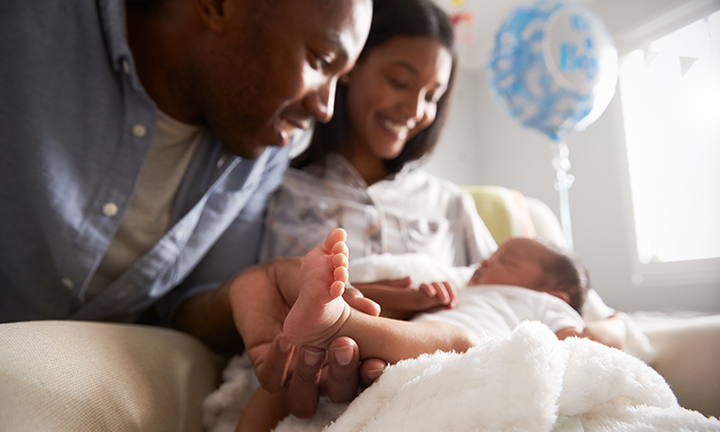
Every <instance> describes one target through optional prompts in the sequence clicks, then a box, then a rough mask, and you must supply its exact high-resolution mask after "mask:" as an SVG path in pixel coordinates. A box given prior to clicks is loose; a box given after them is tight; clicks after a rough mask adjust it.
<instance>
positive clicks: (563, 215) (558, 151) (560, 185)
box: [552, 141, 575, 250]
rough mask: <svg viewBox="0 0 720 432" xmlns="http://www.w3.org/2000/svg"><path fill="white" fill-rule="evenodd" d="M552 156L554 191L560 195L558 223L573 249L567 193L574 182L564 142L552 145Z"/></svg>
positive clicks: (568, 153) (569, 246)
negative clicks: (554, 176)
mask: <svg viewBox="0 0 720 432" xmlns="http://www.w3.org/2000/svg"><path fill="white" fill-rule="evenodd" d="M553 150H554V153H555V154H554V156H553V159H552V164H553V167H555V172H556V178H555V190H557V191H558V192H559V193H560V222H561V224H562V229H563V233H564V234H565V238H566V240H567V243H568V248H570V250H572V249H573V237H572V223H571V221H570V198H569V194H568V191H569V190H570V188H571V187H572V185H573V182H574V181H575V176H573V175H572V174H568V171H569V170H570V158H569V156H570V151H569V149H568V146H567V144H566V143H565V141H559V142H557V143H556V144H554V145H553Z"/></svg>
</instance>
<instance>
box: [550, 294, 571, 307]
mask: <svg viewBox="0 0 720 432" xmlns="http://www.w3.org/2000/svg"><path fill="white" fill-rule="evenodd" d="M545 292H546V293H548V294H550V295H551V296H555V297H557V298H559V299H560V300H562V301H564V302H565V303H567V304H570V296H569V295H568V293H566V292H565V291H545Z"/></svg>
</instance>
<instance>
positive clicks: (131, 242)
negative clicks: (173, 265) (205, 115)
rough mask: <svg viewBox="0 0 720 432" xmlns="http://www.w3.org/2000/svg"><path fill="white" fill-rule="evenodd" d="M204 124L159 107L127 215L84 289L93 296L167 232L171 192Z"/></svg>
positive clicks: (171, 201)
mask: <svg viewBox="0 0 720 432" xmlns="http://www.w3.org/2000/svg"><path fill="white" fill-rule="evenodd" d="M202 136H203V129H202V128H201V127H198V126H193V125H188V124H185V123H182V122H180V121H178V120H175V119H174V118H172V117H170V116H169V115H167V114H165V113H163V112H162V111H160V110H158V118H157V124H156V127H155V134H154V135H153V139H152V142H151V144H150V149H149V150H148V154H147V157H146V158H145V162H144V164H143V167H142V170H141V172H140V179H139V182H138V185H137V187H136V189H135V192H134V193H133V196H132V197H131V199H130V206H129V207H128V209H127V211H126V213H125V216H124V218H123V220H122V223H121V224H120V227H119V228H118V231H117V233H115V237H114V238H113V240H112V242H111V243H110V247H109V249H108V251H107V253H106V254H105V256H104V257H103V260H102V262H101V263H100V266H99V267H98V269H97V271H96V272H95V274H94V275H93V278H92V280H91V281H90V284H89V285H88V288H87V291H86V298H87V299H89V298H92V297H93V296H95V295H97V294H98V293H99V292H101V291H102V290H103V289H105V287H107V286H108V285H110V283H112V282H113V281H114V280H115V279H117V277H118V276H120V275H121V274H122V273H123V272H124V271H125V270H127V269H128V268H130V266H131V265H132V264H133V263H134V262H135V261H137V260H138V259H139V258H140V257H142V256H143V255H144V254H145V253H146V252H147V251H148V250H150V248H151V247H152V246H153V245H154V244H155V243H156V242H157V241H158V240H160V238H162V236H163V235H164V234H165V231H167V229H168V224H169V222H170V210H171V208H172V203H173V199H174V198H175V193H176V191H177V189H178V187H179V185H180V181H181V180H182V178H183V175H184V174H185V170H186V169H187V167H188V165H189V164H190V160H191V159H192V156H193V153H194V152H195V149H196V148H197V146H198V144H199V143H200V140H201V139H202Z"/></svg>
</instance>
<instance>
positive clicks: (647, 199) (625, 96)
mask: <svg viewBox="0 0 720 432" xmlns="http://www.w3.org/2000/svg"><path fill="white" fill-rule="evenodd" d="M620 92H621V97H622V106H623V115H624V120H625V134H626V142H627V156H628V165H629V170H630V186H631V193H632V202H633V212H634V220H635V230H636V240H637V245H636V246H637V255H638V262H639V263H640V264H641V265H643V264H650V265H655V264H653V263H674V262H681V261H697V260H710V261H708V263H711V265H712V266H713V267H712V269H713V271H715V270H717V269H718V265H717V263H718V262H720V260H718V259H717V258H718V257H720V12H716V13H713V14H712V15H710V16H708V17H706V18H704V19H701V20H699V21H696V22H694V23H692V24H690V25H687V26H685V27H683V28H681V29H679V30H677V31H675V32H673V33H671V34H668V35H667V36H664V37H662V38H660V39H657V40H655V41H653V42H652V43H650V44H648V45H647V46H646V47H645V48H644V49H639V50H635V51H633V52H631V53H629V54H628V55H626V56H624V57H623V58H622V59H621V63H620ZM636 276H637V277H639V278H640V281H638V283H641V282H642V276H638V275H636Z"/></svg>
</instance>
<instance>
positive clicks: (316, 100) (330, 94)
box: [306, 78, 337, 123]
mask: <svg viewBox="0 0 720 432" xmlns="http://www.w3.org/2000/svg"><path fill="white" fill-rule="evenodd" d="M336 86H337V78H333V79H330V80H328V81H327V82H325V83H324V84H323V85H321V86H320V87H318V89H317V90H315V91H313V92H312V93H311V94H309V95H308V96H307V103H306V107H307V109H308V110H309V111H310V113H311V114H312V116H313V117H315V119H316V120H317V121H319V122H321V123H327V122H329V121H330V120H331V119H332V116H333V113H334V108H335V88H336Z"/></svg>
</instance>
